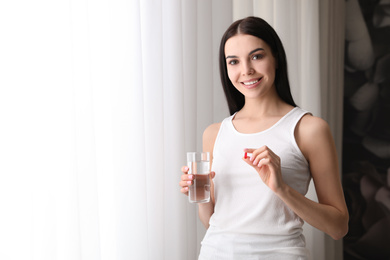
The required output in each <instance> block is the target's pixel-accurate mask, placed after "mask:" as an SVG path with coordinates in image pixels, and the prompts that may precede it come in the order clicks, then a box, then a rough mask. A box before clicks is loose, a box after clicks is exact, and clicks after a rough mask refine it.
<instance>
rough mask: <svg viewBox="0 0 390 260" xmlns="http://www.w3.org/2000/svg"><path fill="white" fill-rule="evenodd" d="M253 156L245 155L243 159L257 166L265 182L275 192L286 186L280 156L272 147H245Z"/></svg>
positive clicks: (245, 150)
mask: <svg viewBox="0 0 390 260" xmlns="http://www.w3.org/2000/svg"><path fill="white" fill-rule="evenodd" d="M244 152H245V153H247V154H248V153H250V154H251V156H249V155H248V156H247V158H245V156H244V157H243V160H244V161H245V162H246V163H247V164H249V165H250V166H252V167H253V168H255V170H256V171H257V173H258V174H259V176H260V178H261V179H262V180H263V182H264V183H265V184H266V185H267V186H268V187H269V188H270V189H271V190H272V191H274V192H278V191H280V190H281V189H283V187H284V186H285V183H284V182H283V178H282V172H281V166H280V157H279V156H277V155H276V154H275V153H274V152H273V151H272V150H271V149H270V148H268V147H267V146H263V147H261V148H259V149H249V148H246V149H244Z"/></svg>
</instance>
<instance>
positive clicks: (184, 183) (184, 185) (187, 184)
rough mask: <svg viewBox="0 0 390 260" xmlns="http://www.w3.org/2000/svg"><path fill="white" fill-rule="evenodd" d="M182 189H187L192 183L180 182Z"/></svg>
mask: <svg viewBox="0 0 390 260" xmlns="http://www.w3.org/2000/svg"><path fill="white" fill-rule="evenodd" d="M179 185H180V187H182V188H185V187H188V186H191V185H192V181H180V182H179Z"/></svg>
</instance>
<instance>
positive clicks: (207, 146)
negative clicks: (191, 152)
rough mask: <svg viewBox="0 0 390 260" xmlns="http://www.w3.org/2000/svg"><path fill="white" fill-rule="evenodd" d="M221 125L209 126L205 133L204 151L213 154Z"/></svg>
mask: <svg viewBox="0 0 390 260" xmlns="http://www.w3.org/2000/svg"><path fill="white" fill-rule="evenodd" d="M220 127H221V123H214V124H211V125H209V126H208V127H207V128H206V129H205V130H204V132H203V149H204V150H205V151H209V152H212V151H213V148H214V143H215V139H216V138H217V135H218V132H219V128H220Z"/></svg>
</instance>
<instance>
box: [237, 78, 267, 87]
mask: <svg viewBox="0 0 390 260" xmlns="http://www.w3.org/2000/svg"><path fill="white" fill-rule="evenodd" d="M261 79H262V77H261V78H259V79H250V80H247V81H242V82H241V84H242V85H244V87H246V88H254V87H256V86H257V84H258V83H259V82H260V81H261Z"/></svg>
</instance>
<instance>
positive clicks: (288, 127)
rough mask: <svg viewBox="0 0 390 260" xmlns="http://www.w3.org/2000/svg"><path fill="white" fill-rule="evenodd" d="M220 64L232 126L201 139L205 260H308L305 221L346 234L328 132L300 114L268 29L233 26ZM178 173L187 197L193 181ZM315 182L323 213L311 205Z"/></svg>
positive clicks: (260, 24)
mask: <svg viewBox="0 0 390 260" xmlns="http://www.w3.org/2000/svg"><path fill="white" fill-rule="evenodd" d="M219 64H220V73H221V79H222V84H223V88H224V91H225V95H226V98H227V101H228V105H229V110H230V113H231V116H230V117H228V118H226V119H224V120H223V122H221V123H217V124H212V125H210V126H209V127H208V128H207V129H206V130H205V131H204V134H203V148H204V151H207V152H209V153H210V155H211V158H212V171H213V172H212V174H211V176H212V178H213V181H212V187H211V192H212V199H211V201H210V202H209V203H202V204H199V217H200V219H201V221H202V223H203V224H204V225H205V227H206V228H207V233H206V235H205V237H204V239H203V241H202V248H201V253H200V256H199V259H307V258H308V252H307V249H306V246H305V239H304V237H303V234H302V225H303V221H305V222H307V223H308V224H310V225H312V226H314V227H316V228H318V229H319V230H321V231H323V232H325V233H327V234H328V235H330V236H331V237H332V238H334V239H341V238H342V237H343V236H344V235H345V234H346V233H347V230H348V211H347V207H346V204H345V200H344V196H343V191H342V186H341V182H340V176H339V170H338V169H339V168H338V163H337V155H336V149H335V145H334V141H333V138H332V135H331V133H330V130H329V127H328V125H327V123H326V122H325V121H324V120H322V119H320V118H318V117H314V116H312V115H311V114H310V113H308V112H307V111H304V110H302V109H301V108H299V107H297V106H296V105H295V103H294V101H293V98H292V96H291V92H290V86H289V81H288V77H287V62H286V55H285V52H284V49H283V45H282V43H281V41H280V39H279V37H278V35H277V34H276V32H275V31H274V30H273V28H272V27H271V26H270V25H269V24H268V23H266V22H265V21H264V20H262V19H260V18H256V17H248V18H245V19H242V20H239V21H236V22H234V23H233V24H232V25H231V26H230V27H229V28H228V29H227V31H226V32H225V34H224V35H223V37H222V40H221V45H220V52H219ZM247 155H248V156H247ZM182 172H183V175H182V176H181V181H180V186H181V192H182V193H184V194H188V186H190V185H191V184H192V181H193V178H194V176H193V175H190V174H187V172H188V168H187V167H183V168H182ZM311 178H313V181H314V184H315V187H316V192H317V197H318V201H319V202H318V203H317V202H314V201H311V200H309V199H307V198H306V197H305V194H306V192H307V190H308V185H309V182H310V179H311Z"/></svg>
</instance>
